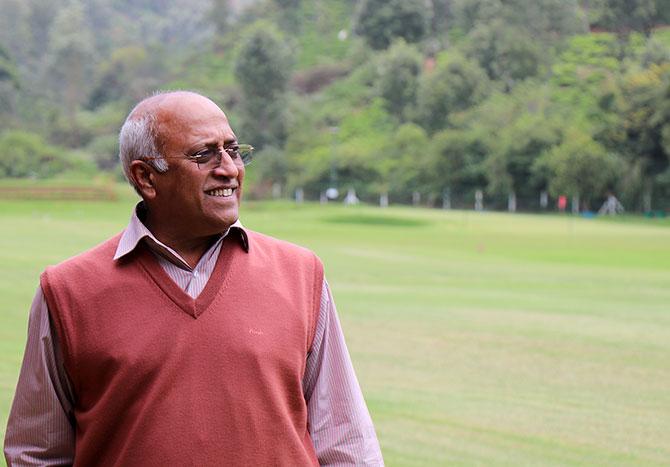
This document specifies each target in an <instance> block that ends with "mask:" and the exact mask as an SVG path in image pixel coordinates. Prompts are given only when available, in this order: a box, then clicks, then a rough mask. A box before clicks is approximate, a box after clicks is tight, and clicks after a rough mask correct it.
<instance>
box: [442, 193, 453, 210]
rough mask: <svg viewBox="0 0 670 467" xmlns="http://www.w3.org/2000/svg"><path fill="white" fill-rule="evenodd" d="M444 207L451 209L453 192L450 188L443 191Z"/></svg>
mask: <svg viewBox="0 0 670 467" xmlns="http://www.w3.org/2000/svg"><path fill="white" fill-rule="evenodd" d="M442 209H451V192H450V191H449V188H447V189H446V190H444V192H443V193H442Z"/></svg>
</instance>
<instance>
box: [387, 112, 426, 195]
mask: <svg viewBox="0 0 670 467" xmlns="http://www.w3.org/2000/svg"><path fill="white" fill-rule="evenodd" d="M430 163H431V153H430V140H429V139H428V135H427V134H426V132H425V130H424V129H423V128H421V127H420V126H418V125H415V124H413V123H405V124H403V125H400V126H399V127H398V128H397V129H396V131H394V132H393V133H392V135H391V136H390V137H389V138H388V139H387V140H386V141H385V142H384V144H383V145H382V146H381V147H380V150H379V152H378V153H377V155H376V157H375V161H374V167H375V169H376V170H377V172H378V174H379V182H378V184H377V187H376V188H377V191H379V192H380V193H388V194H389V195H390V197H391V198H392V199H395V200H405V201H408V200H410V199H411V194H412V192H414V191H419V192H424V193H427V192H429V190H427V188H428V186H427V184H426V181H427V180H426V175H427V174H428V173H429V169H430Z"/></svg>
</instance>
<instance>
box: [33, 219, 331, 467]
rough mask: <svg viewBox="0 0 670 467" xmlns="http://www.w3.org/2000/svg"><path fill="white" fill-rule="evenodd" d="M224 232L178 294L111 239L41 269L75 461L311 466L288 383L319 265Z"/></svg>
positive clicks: (149, 263) (296, 378) (314, 307)
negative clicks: (198, 274)
mask: <svg viewBox="0 0 670 467" xmlns="http://www.w3.org/2000/svg"><path fill="white" fill-rule="evenodd" d="M248 233H249V252H248V253H246V252H245V251H244V250H243V249H242V247H241V246H240V244H239V242H238V240H239V238H238V237H237V236H238V235H239V234H237V233H235V234H233V233H232V231H231V235H230V236H229V237H227V238H226V240H225V241H224V243H223V246H222V248H221V254H220V256H219V259H218V261H217V264H216V267H215V269H214V271H213V273H212V276H211V278H210V280H209V282H208V284H207V286H206V287H205V289H204V290H203V291H202V293H201V294H200V296H198V298H197V299H195V300H194V299H192V298H190V297H189V296H188V295H187V294H186V293H185V292H183V291H182V290H181V289H180V288H179V287H178V286H177V285H176V284H175V283H174V282H173V281H172V280H171V279H170V278H169V276H168V275H167V274H166V273H165V272H164V271H163V269H162V268H161V267H160V265H159V264H158V263H157V261H156V260H155V259H154V257H153V255H152V254H151V253H150V252H149V251H148V250H147V249H146V247H144V246H143V245H140V246H139V247H138V248H137V249H136V250H135V251H134V252H133V253H131V254H130V255H128V256H126V257H124V258H121V259H120V260H117V261H114V260H113V259H112V258H113V255H114V252H115V250H116V246H117V244H118V240H119V236H117V237H115V238H112V239H110V240H108V241H107V242H105V243H103V244H102V245H100V246H98V247H96V248H94V249H92V250H90V251H88V252H86V253H83V254H81V255H79V256H77V257H75V258H72V259H70V260H68V261H65V262H64V263H61V264H60V265H58V266H55V267H50V268H47V270H46V271H45V272H44V274H43V275H42V278H41V284H42V289H43V290H44V293H45V297H46V300H47V303H48V306H49V311H50V313H51V318H52V321H53V324H54V327H55V329H56V332H57V333H58V336H59V338H60V343H61V346H62V348H63V354H64V360H65V369H66V371H67V373H68V375H69V377H70V380H71V382H72V386H73V389H74V393H75V398H76V401H75V419H76V453H75V465H79V466H93V465H101V466H102V465H104V466H108V465H118V466H133V465H142V466H149V465H151V466H154V465H155V466H168V465H169V466H181V465H194V466H209V465H217V466H218V465H233V466H303V465H318V462H317V459H316V455H315V452H314V447H313V444H312V441H311V439H310V436H309V433H308V428H307V407H306V402H305V399H304V397H303V391H302V377H303V373H304V369H305V360H306V356H307V353H308V351H309V349H310V346H311V343H312V339H313V335H314V330H315V324H316V318H317V316H318V311H319V305H320V297H321V286H322V281H323V267H322V265H321V263H320V262H319V260H318V259H317V258H316V256H315V255H314V254H312V253H311V252H309V251H307V250H305V249H302V248H300V247H296V246H294V245H291V244H288V243H285V242H281V241H279V240H275V239H272V238H270V237H266V236H263V235H261V234H258V233H254V232H248Z"/></svg>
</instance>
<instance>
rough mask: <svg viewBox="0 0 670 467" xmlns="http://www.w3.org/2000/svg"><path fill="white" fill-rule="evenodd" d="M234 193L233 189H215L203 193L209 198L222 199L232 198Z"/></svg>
mask: <svg viewBox="0 0 670 467" xmlns="http://www.w3.org/2000/svg"><path fill="white" fill-rule="evenodd" d="M234 192H235V188H216V189H214V190H207V191H205V193H206V194H208V195H209V196H220V197H223V198H227V197H229V196H232V195H233V193H234Z"/></svg>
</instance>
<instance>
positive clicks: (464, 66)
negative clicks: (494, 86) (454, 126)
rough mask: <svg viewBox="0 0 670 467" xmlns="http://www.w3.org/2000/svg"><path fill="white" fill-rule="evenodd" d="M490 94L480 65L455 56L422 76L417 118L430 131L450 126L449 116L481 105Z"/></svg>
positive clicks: (418, 95)
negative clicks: (478, 104)
mask: <svg viewBox="0 0 670 467" xmlns="http://www.w3.org/2000/svg"><path fill="white" fill-rule="evenodd" d="M489 91H490V83H489V80H488V79H487V77H486V73H484V71H483V70H482V69H481V68H480V67H479V66H477V64H475V63H472V62H470V61H467V60H466V59H465V58H463V57H462V56H460V55H458V54H456V53H453V54H449V55H446V56H443V57H440V59H439V60H438V62H437V65H436V67H435V69H434V70H433V71H432V72H430V71H428V72H426V73H424V74H423V75H422V76H421V79H420V81H419V89H418V93H417V110H416V118H417V121H419V122H420V123H421V124H422V126H423V127H424V128H426V129H427V130H428V131H429V132H431V133H432V132H435V131H438V130H440V129H441V128H447V127H448V126H449V116H450V115H451V114H452V113H454V112H459V111H462V110H465V109H467V108H469V107H471V106H473V105H475V104H477V103H479V102H481V101H482V100H483V99H484V98H485V97H486V95H487V93H488V92H489Z"/></svg>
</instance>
